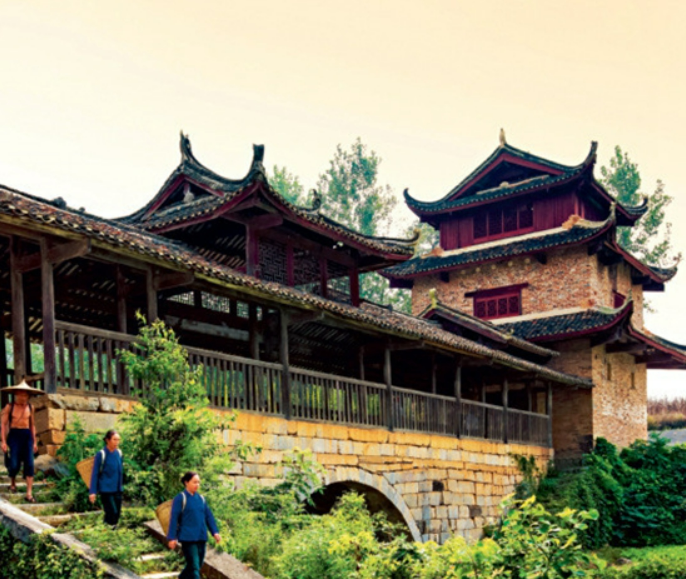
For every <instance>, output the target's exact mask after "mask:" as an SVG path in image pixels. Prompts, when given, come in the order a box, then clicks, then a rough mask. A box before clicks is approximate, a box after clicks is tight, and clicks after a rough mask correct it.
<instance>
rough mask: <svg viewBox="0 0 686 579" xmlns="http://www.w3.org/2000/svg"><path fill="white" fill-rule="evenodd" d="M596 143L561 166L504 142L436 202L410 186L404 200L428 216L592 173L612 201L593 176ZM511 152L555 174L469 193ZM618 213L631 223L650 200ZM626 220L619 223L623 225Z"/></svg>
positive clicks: (599, 189) (607, 198) (603, 194)
mask: <svg viewBox="0 0 686 579" xmlns="http://www.w3.org/2000/svg"><path fill="white" fill-rule="evenodd" d="M597 146H598V145H597V143H596V142H595V141H594V142H593V143H591V149H590V151H589V153H588V155H587V156H586V158H585V159H584V161H583V162H582V163H580V164H579V165H576V166H569V165H562V164H560V163H555V162H553V161H550V160H548V159H544V158H543V157H538V156H536V155H532V154H531V153H527V152H526V151H522V150H520V149H517V148H515V147H512V146H511V145H508V144H507V143H503V144H502V145H501V146H500V147H498V148H497V149H496V150H495V151H494V152H493V153H492V154H491V155H490V156H489V157H488V158H487V159H486V160H485V161H484V162H483V163H481V165H479V166H478V167H477V168H476V169H475V170H474V171H472V172H471V173H470V174H469V175H468V176H467V177H466V178H465V179H463V180H462V181H461V182H460V184H458V185H457V186H456V187H454V188H453V189H452V190H451V191H450V192H449V193H448V194H447V195H445V196H444V197H442V198H441V199H438V200H436V201H420V200H418V199H415V198H414V197H412V196H411V195H410V194H409V192H408V191H407V189H406V190H405V192H404V194H405V202H406V203H407V205H408V207H409V208H410V209H411V210H412V211H413V212H414V213H416V214H417V215H419V216H422V217H428V216H431V215H435V214H438V213H446V212H450V211H454V210H458V209H465V208H468V207H471V206H478V205H481V204H484V203H489V202H494V201H498V200H501V199H505V198H508V197H514V196H516V195H523V194H526V193H531V192H534V191H537V190H547V189H549V188H550V187H554V186H558V185H561V184H564V183H568V182H570V181H574V180H576V179H580V178H586V176H587V175H590V181H591V182H592V183H593V185H594V189H595V190H596V191H597V192H598V193H599V194H600V195H601V197H602V198H604V199H605V201H606V202H607V203H608V204H610V203H613V202H616V200H615V199H614V198H613V197H612V196H611V195H610V194H609V193H608V192H607V191H605V189H604V188H603V187H602V185H600V184H599V183H598V182H597V181H595V179H594V178H593V166H594V164H595V160H596V151H597ZM505 154H506V155H509V156H512V157H516V158H519V159H522V160H523V161H528V162H531V163H534V164H536V165H540V166H542V167H544V168H548V169H551V170H552V171H553V173H554V174H552V175H540V176H537V177H531V178H527V179H523V180H521V181H518V182H515V183H504V184H502V185H500V186H498V187H492V188H490V189H484V190H481V191H478V192H476V193H470V194H466V191H467V190H469V189H470V187H471V186H470V187H467V185H468V184H469V183H470V182H471V181H472V180H473V179H475V178H476V177H477V176H478V175H479V174H480V173H482V172H483V171H485V170H486V169H487V168H488V167H489V165H491V164H492V163H494V162H496V161H497V159H498V158H499V157H500V156H502V155H505ZM617 208H618V212H619V213H620V214H623V216H624V217H626V218H627V219H628V221H629V223H628V224H630V223H633V222H634V221H636V219H638V218H639V217H641V216H642V215H643V214H645V212H646V211H647V210H648V203H647V199H645V200H644V202H643V204H641V205H637V206H626V205H623V204H618V207H617ZM622 224H624V225H626V224H627V223H620V225H622Z"/></svg>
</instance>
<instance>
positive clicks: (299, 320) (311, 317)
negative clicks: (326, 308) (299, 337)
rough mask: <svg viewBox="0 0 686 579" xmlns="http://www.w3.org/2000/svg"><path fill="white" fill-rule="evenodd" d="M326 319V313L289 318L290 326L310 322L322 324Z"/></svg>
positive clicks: (291, 316) (301, 314)
mask: <svg viewBox="0 0 686 579" xmlns="http://www.w3.org/2000/svg"><path fill="white" fill-rule="evenodd" d="M323 319H324V312H302V313H299V314H291V315H290V316H288V325H289V326H297V325H300V324H306V323H308V322H321V321H322V320H323Z"/></svg>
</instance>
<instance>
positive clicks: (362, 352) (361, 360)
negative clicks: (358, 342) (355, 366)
mask: <svg viewBox="0 0 686 579" xmlns="http://www.w3.org/2000/svg"><path fill="white" fill-rule="evenodd" d="M357 357H358V359H359V362H360V380H364V346H360V349H359V350H358V352H357Z"/></svg>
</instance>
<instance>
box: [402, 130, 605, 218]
mask: <svg viewBox="0 0 686 579" xmlns="http://www.w3.org/2000/svg"><path fill="white" fill-rule="evenodd" d="M597 146H598V144H597V142H595V141H593V142H591V148H590V150H589V153H588V154H587V155H586V157H585V158H584V160H583V161H582V162H581V163H579V164H578V165H563V164H561V163H556V162H555V161H551V160H549V159H545V158H543V157H539V156H537V155H533V154H531V153H527V152H526V151H523V150H521V149H517V148H516V147H513V146H511V145H509V144H507V143H505V144H504V145H500V146H499V147H497V148H496V149H495V150H494V151H493V153H491V154H490V155H489V156H488V157H487V158H486V160H485V161H483V162H482V163H481V164H480V165H479V166H478V167H477V168H476V169H474V170H473V171H472V172H471V173H470V174H469V175H468V176H467V177H465V178H464V179H463V180H462V181H460V183H459V184H458V185H456V186H455V187H453V188H452V189H451V190H450V191H449V192H448V193H447V194H446V195H444V196H443V197H442V198H440V199H438V200H436V201H420V200H418V199H414V198H413V197H411V196H410V195H409V193H407V192H406V193H405V201H406V203H407V204H408V207H410V209H411V210H412V211H413V212H414V213H415V214H416V215H418V216H421V214H420V213H419V212H418V211H426V212H427V213H433V214H435V213H439V212H442V211H431V210H430V209H429V207H430V206H436V205H440V204H442V203H445V202H448V201H451V200H454V199H458V198H461V197H462V194H463V193H464V191H465V190H466V189H467V188H468V186H470V185H471V184H472V183H473V182H474V181H476V180H477V179H479V178H481V177H483V176H484V175H485V174H486V173H487V172H488V170H489V167H490V166H491V165H493V164H494V163H495V162H496V161H497V159H498V157H500V156H501V155H505V154H510V155H512V156H514V157H517V158H519V159H522V160H523V161H527V162H530V163H534V164H538V165H541V169H542V170H545V169H548V170H552V171H555V172H557V175H552V176H554V177H557V176H559V175H561V174H564V173H570V172H576V171H577V170H579V169H580V168H582V167H584V166H585V165H587V164H588V163H589V161H590V160H592V161H595V155H596V150H597ZM415 208H416V209H417V210H416V211H415Z"/></svg>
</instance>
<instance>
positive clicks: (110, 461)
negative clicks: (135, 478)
mask: <svg viewBox="0 0 686 579" xmlns="http://www.w3.org/2000/svg"><path fill="white" fill-rule="evenodd" d="M103 451H104V452H105V463H104V464H102V454H103ZM123 488H124V465H123V463H122V457H121V452H120V451H119V450H115V451H114V452H110V451H109V450H107V447H105V448H104V449H103V450H101V451H99V452H98V454H96V455H95V464H93V473H92V474H91V487H90V494H92V495H97V494H98V493H120V492H122V490H123Z"/></svg>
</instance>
